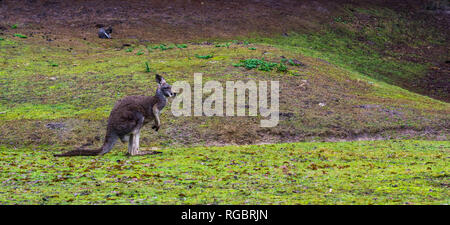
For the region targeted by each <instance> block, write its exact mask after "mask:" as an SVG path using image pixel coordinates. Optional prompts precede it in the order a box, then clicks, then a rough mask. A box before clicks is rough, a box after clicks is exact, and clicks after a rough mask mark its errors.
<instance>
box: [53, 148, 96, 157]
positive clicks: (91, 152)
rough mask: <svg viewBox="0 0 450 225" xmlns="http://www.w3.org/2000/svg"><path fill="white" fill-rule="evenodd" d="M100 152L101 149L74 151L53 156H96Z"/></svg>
mask: <svg viewBox="0 0 450 225" xmlns="http://www.w3.org/2000/svg"><path fill="white" fill-rule="evenodd" d="M101 151H102V149H101V148H99V149H94V150H88V149H75V150H72V151H68V152H64V153H61V154H54V155H53V156H55V157H64V156H82V155H91V156H92V155H98V154H100V152H101Z"/></svg>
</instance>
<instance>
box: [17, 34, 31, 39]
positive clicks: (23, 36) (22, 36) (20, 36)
mask: <svg viewBox="0 0 450 225" xmlns="http://www.w3.org/2000/svg"><path fill="white" fill-rule="evenodd" d="M14 37H19V38H28V37H27V36H26V35H23V34H14Z"/></svg>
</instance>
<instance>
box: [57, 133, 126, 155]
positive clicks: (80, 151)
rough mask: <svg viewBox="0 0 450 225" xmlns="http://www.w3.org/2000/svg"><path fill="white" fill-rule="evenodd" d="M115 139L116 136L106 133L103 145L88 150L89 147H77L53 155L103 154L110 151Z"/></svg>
mask: <svg viewBox="0 0 450 225" xmlns="http://www.w3.org/2000/svg"><path fill="white" fill-rule="evenodd" d="M117 139H118V137H117V136H116V135H106V137H105V143H103V146H102V147H101V148H99V149H92V150H89V149H82V148H77V149H75V150H72V151H68V152H64V153H61V154H54V155H53V156H55V157H64V156H83V155H87V156H93V155H103V154H105V153H108V152H109V151H111V149H112V147H113V146H114V144H115V143H116V141H117Z"/></svg>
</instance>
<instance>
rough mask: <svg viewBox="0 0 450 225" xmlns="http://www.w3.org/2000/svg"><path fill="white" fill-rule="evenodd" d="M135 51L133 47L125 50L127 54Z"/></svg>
mask: <svg viewBox="0 0 450 225" xmlns="http://www.w3.org/2000/svg"><path fill="white" fill-rule="evenodd" d="M133 50H134V49H133V48H132V47H129V48H127V49H125V52H132V51H133Z"/></svg>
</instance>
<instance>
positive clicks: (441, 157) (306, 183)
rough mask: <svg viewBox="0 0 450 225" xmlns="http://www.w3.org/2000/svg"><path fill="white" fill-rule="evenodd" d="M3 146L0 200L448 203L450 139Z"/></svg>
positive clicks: (449, 197)
mask: <svg viewBox="0 0 450 225" xmlns="http://www.w3.org/2000/svg"><path fill="white" fill-rule="evenodd" d="M56 148H57V147H56V146H39V147H33V148H30V147H24V148H10V147H8V146H1V147H0V150H1V151H0V156H1V157H0V167H1V168H2V173H1V174H0V187H1V188H0V189H1V191H0V204H449V203H450V191H449V181H450V180H449V170H448V169H449V167H448V163H449V158H450V142H448V141H442V142H439V141H438V142H436V141H360V142H340V143H292V144H290V143H288V144H270V145H251V146H227V147H196V148H169V149H164V150H163V152H164V153H163V154H160V155H157V156H151V157H150V156H149V157H126V156H124V152H125V149H124V148H125V146H122V148H121V150H120V151H119V150H114V151H113V152H112V153H111V154H108V155H105V156H103V157H73V158H54V157H53V156H52V154H53V153H54V151H55V149H56Z"/></svg>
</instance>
